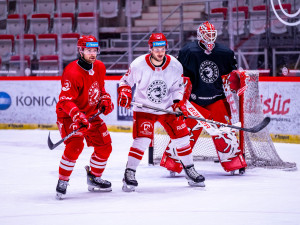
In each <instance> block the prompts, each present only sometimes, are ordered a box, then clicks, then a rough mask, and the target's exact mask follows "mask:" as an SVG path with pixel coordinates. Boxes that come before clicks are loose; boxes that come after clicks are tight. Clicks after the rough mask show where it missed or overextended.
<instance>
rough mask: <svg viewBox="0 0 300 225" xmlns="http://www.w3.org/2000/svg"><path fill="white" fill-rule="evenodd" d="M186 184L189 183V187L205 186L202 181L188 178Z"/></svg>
mask: <svg viewBox="0 0 300 225" xmlns="http://www.w3.org/2000/svg"><path fill="white" fill-rule="evenodd" d="M188 184H189V185H190V186H191V187H205V184H204V182H198V183H196V182H194V181H191V180H189V181H188Z"/></svg>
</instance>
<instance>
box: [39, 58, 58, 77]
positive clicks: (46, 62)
mask: <svg viewBox="0 0 300 225" xmlns="http://www.w3.org/2000/svg"><path fill="white" fill-rule="evenodd" d="M39 70H42V71H45V72H47V71H48V73H38V74H37V76H58V75H59V62H58V56H57V55H44V56H41V58H40V60H39Z"/></svg>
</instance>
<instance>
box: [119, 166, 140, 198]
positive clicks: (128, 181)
mask: <svg viewBox="0 0 300 225" xmlns="http://www.w3.org/2000/svg"><path fill="white" fill-rule="evenodd" d="M135 172H136V171H135V170H133V169H130V168H127V169H126V170H125V173H124V178H123V187H122V190H123V191H125V192H132V191H135V187H137V186H138V182H137V181H136V179H135Z"/></svg>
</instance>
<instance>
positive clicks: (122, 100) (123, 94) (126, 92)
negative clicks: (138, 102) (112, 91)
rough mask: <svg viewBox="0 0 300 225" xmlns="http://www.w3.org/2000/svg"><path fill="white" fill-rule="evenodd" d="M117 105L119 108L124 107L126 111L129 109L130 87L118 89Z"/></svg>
mask: <svg viewBox="0 0 300 225" xmlns="http://www.w3.org/2000/svg"><path fill="white" fill-rule="evenodd" d="M118 94H119V96H118V104H119V106H121V107H125V108H127V109H129V108H130V104H131V99H132V91H131V87H130V86H127V85H126V86H121V87H119V88H118Z"/></svg>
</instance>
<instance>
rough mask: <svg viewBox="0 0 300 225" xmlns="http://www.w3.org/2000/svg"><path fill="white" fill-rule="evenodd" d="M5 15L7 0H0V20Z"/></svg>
mask: <svg viewBox="0 0 300 225" xmlns="http://www.w3.org/2000/svg"><path fill="white" fill-rule="evenodd" d="M6 16H7V1H6V0H4V1H3V0H2V1H0V20H3V19H5V18H6Z"/></svg>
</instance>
